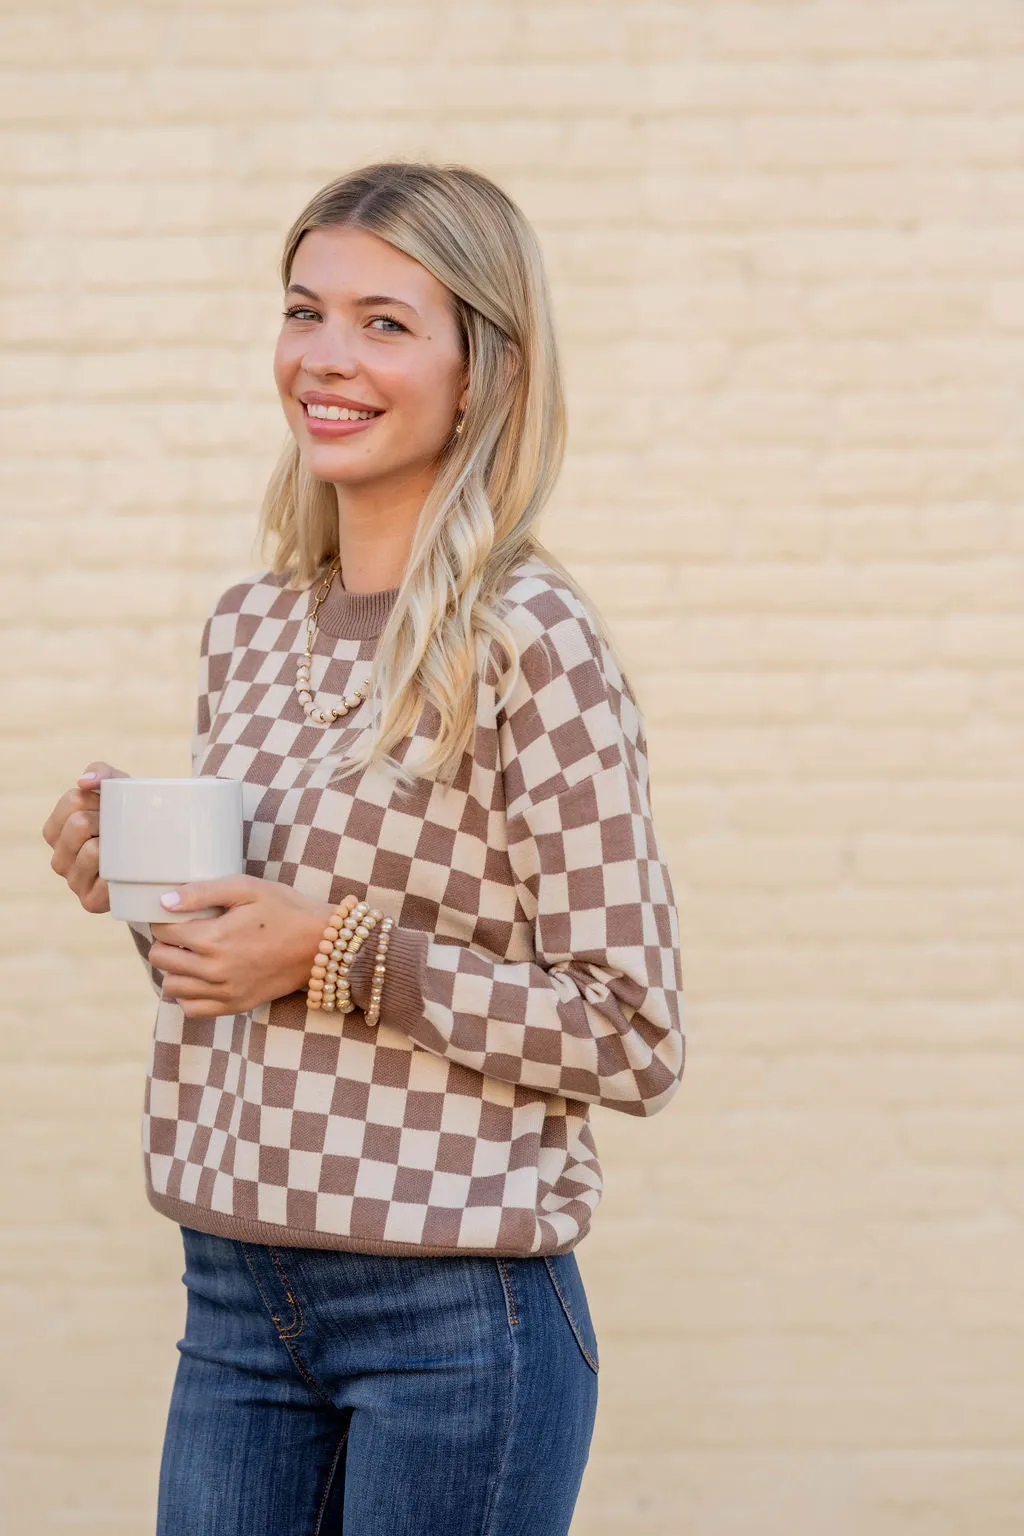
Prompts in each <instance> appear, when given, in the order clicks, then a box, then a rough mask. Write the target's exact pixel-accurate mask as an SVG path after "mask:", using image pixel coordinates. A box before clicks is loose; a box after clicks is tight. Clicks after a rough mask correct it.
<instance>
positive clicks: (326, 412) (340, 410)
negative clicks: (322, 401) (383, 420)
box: [306, 405, 377, 421]
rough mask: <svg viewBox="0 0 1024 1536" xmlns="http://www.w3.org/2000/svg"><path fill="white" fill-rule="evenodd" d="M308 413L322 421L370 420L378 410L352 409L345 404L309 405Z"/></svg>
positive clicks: (307, 407)
mask: <svg viewBox="0 0 1024 1536" xmlns="http://www.w3.org/2000/svg"><path fill="white" fill-rule="evenodd" d="M306 411H307V414H308V415H310V416H319V418H320V420H321V421H370V420H371V419H372V418H373V417H374V416H375V415H376V414H377V412H376V411H350V410H348V409H347V407H346V406H344V405H307V406H306Z"/></svg>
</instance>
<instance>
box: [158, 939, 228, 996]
mask: <svg viewBox="0 0 1024 1536" xmlns="http://www.w3.org/2000/svg"><path fill="white" fill-rule="evenodd" d="M164 926H173V925H165V924H163V923H157V924H156V925H155V927H158V928H159V927H164ZM149 963H150V965H155V966H156V968H157V970H158V971H163V973H164V975H165V976H173V977H174V978H175V979H176V980H178V979H187V980H189V981H194V982H196V983H200V982H201V983H202V984H203V986H205V988H206V990H207V992H209V990H210V989H211V987H219V986H220V985H221V982H222V977H221V970H220V967H219V966H218V965H217V964H216V963H215V962H213V961H211V960H208V959H206V958H205V957H204V956H202V955H197V954H196V953H195V951H194V950H191V949H182V948H181V946H180V945H178V944H174V943H172V942H168V941H167V940H164V939H158V940H154V943H153V945H152V947H151V949H150V951H149Z"/></svg>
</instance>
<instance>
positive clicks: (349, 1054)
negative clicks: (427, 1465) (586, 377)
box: [132, 555, 684, 1255]
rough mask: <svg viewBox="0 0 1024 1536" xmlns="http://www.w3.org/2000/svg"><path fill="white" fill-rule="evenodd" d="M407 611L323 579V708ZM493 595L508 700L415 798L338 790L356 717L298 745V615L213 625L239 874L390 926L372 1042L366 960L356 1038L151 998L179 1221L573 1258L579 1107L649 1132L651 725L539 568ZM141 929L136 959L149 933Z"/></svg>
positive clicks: (669, 986) (318, 1018) (581, 1163)
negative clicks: (505, 644) (514, 662)
mask: <svg viewBox="0 0 1024 1536" xmlns="http://www.w3.org/2000/svg"><path fill="white" fill-rule="evenodd" d="M395 595H396V591H395V589H392V590H391V591H388V592H378V593H350V592H346V591H345V590H344V588H342V587H341V586H340V585H339V584H338V582H337V581H336V582H335V585H334V587H333V588H332V590H331V593H330V594H329V597H328V599H327V601H326V602H325V604H324V606H323V608H322V609H321V614H320V617H321V620H322V624H321V629H320V634H319V636H318V641H317V655H316V659H315V661H314V667H313V686H314V689H315V690H316V691H317V693H318V694H322V695H323V696H324V697H328V698H329V697H334V696H336V695H340V694H341V693H342V692H344V691H347V689H348V688H349V686H350V685H355V684H357V683H358V682H360V681H361V680H362V679H363V678H364V677H365V676H366V674H367V672H368V670H369V665H370V662H371V659H372V656H373V653H374V649H375V646H376V643H377V637H378V636H379V634H380V632H381V630H382V629H383V627H384V624H385V623H386V621H387V617H388V613H389V611H390V608H391V605H392V603H393V602H394V598H395ZM507 599H508V617H509V620H510V622H511V623H512V625H513V628H514V630H515V633H516V636H517V639H518V641H519V644H520V648H521V657H522V661H521V675H520V677H519V679H518V681H517V683H516V685H515V687H514V689H513V691H512V694H511V696H510V697H509V699H508V700H507V701H506V702H505V703H504V705H503V707H502V708H501V709H500V710H499V709H498V708H497V701H498V699H499V698H500V696H501V693H502V689H503V687H504V679H505V677H506V676H507V674H502V673H499V671H498V669H497V668H496V667H495V666H493V665H489V666H488V668H487V669H486V671H485V674H484V675H483V676H482V677H481V678H480V679H479V680H478V686H477V711H476V722H477V723H476V735H475V740H474V743H473V749H472V751H471V752H467V754H466V755H465V757H464V759H463V763H462V767H461V769H460V772H459V774H458V776H457V778H456V780H455V782H454V783H453V784H452V785H448V786H444V785H439V784H437V783H436V782H434V781H433V780H430V779H426V778H422V777H421V778H417V780H416V782H415V786H414V787H413V788H412V789H407V788H403V787H402V786H401V785H399V784H397V783H396V781H395V780H394V779H393V778H392V777H391V776H389V775H388V774H387V773H386V772H385V771H384V770H382V769H379V768H374V769H373V770H371V771H369V772H367V773H363V774H354V775H349V776H347V777H346V778H344V779H342V780H335V782H334V783H333V784H330V783H329V782H328V780H329V777H330V774H331V771H332V767H333V766H334V762H335V761H336V754H337V753H338V752H339V751H340V750H341V749H342V748H343V747H344V746H346V745H347V744H348V742H349V741H351V740H353V739H354V737H355V734H356V733H358V731H359V730H360V729H361V725H362V723H364V722H361V721H360V712H358V711H357V712H354V715H353V717H351V718H350V719H349V720H345V721H342V722H340V723H339V724H338V725H337V726H336V727H333V728H331V729H326V730H325V729H323V728H322V727H319V726H312V725H309V724H308V723H307V722H306V720H305V717H304V715H303V712H302V709H301V706H300V705H299V703H298V701H297V699H296V697H295V693H294V691H293V687H292V683H293V679H294V671H295V663H296V655H297V653H298V651H299V650H301V648H302V644H303V638H304V629H303V626H304V618H305V614H306V612H307V610H308V606H309V597H308V594H307V593H306V592H294V591H289V590H288V589H286V588H285V587H284V585H283V580H282V578H279V577H275V576H273V575H270V574H267V573H265V574H263V575H261V576H258V577H256V578H254V579H252V580H250V581H246V582H243V583H241V584H239V585H237V586H234V587H232V588H231V589H230V590H229V591H228V592H226V593H225V594H224V595H223V597H222V598H221V599H220V601H219V603H218V604H217V606H216V609H215V611H214V613H213V614H212V615H211V616H210V618H209V620H208V621H207V624H206V627H205V630H204V633H203V639H202V646H201V665H200V689H199V700H198V706H197V714H196V730H195V737H194V741H193V772H194V773H205V774H217V775H220V776H223V777H228V778H240V779H242V780H243V781H244V784H245V790H244V793H245V806H246V826H245V832H246V869H247V871H248V873H250V874H253V875H257V876H261V877H263V878H266V879H268V880H277V881H285V882H288V883H289V884H292V885H294V886H296V887H297V888H298V889H301V890H303V891H305V892H307V893H308V894H310V895H313V896H316V897H318V898H321V899H323V900H324V901H337V900H340V899H341V897H342V896H343V895H344V894H345V892H346V891H355V892H356V893H357V894H358V895H359V896H365V897H366V899H367V900H369V901H370V902H372V903H373V904H374V905H375V906H377V907H379V908H380V909H381V910H382V911H384V912H385V913H389V914H390V915H391V916H393V917H394V919H395V922H396V927H395V929H394V932H393V935H392V944H391V948H390V950H389V958H388V975H387V981H386V985H385V990H384V997H383V1005H382V1011H381V1019H380V1024H379V1026H378V1027H377V1028H376V1029H372V1028H369V1027H368V1026H367V1025H366V1023H365V1021H364V1018H363V1014H362V1012H361V1008H362V1007H363V1006H365V1002H366V999H367V995H368V990H369V976H368V974H367V973H368V970H369V963H370V961H371V950H370V947H369V946H367V947H366V949H365V953H364V955H363V956H361V961H364V962H365V963H364V964H363V965H362V969H361V970H358V971H357V974H356V975H354V976H353V985H352V990H353V997H354V998H355V1000H356V1002H357V1003H358V1004H359V1007H357V1008H356V1009H355V1010H354V1011H353V1012H352V1013H350V1014H347V1015H335V1014H324V1013H322V1012H309V1011H307V1009H306V1007H305V999H304V994H303V993H301V992H299V993H293V994H291V995H290V996H287V997H282V998H278V999H275V1000H274V1001H273V1002H271V1003H267V1004H264V1005H262V1006H261V1007H259V1008H256V1009H255V1010H253V1011H252V1012H251V1013H248V1014H236V1015H234V1016H225V1017H221V1018H217V1019H205V1020H197V1019H186V1018H185V1017H184V1015H183V1013H182V1011H181V1009H180V1008H179V1007H178V1005H177V1004H176V1003H174V1002H173V1001H171V1000H168V999H164V998H161V1001H160V1003H159V1006H158V1009H157V1017H156V1025H155V1031H154V1038H153V1042H152V1047H151V1052H150V1059H149V1065H148V1073H147V1083H146V1095H145V1104H144V1110H143V1154H144V1164H145V1172H146V1181H147V1193H148V1195H149V1198H150V1200H151V1202H152V1204H153V1205H154V1206H155V1207H156V1209H157V1210H160V1211H162V1212H164V1213H165V1214H167V1215H168V1216H170V1217H172V1218H173V1219H174V1220H176V1221H180V1222H182V1223H184V1224H186V1225H189V1226H193V1227H198V1228H200V1229H201V1230H203V1231H207V1232H213V1233H219V1234H221V1235H225V1236H230V1237H240V1238H243V1239H249V1240H253V1241H262V1242H273V1243H278V1244H283V1245H289V1244H290V1245H306V1246H311V1247H325V1248H352V1249H359V1250H363V1251H367V1252H395V1253H456V1252H457V1253H490V1254H506V1255H524V1254H536V1253H554V1252H563V1251H566V1250H568V1249H570V1248H572V1247H573V1246H574V1245H575V1244H576V1243H577V1242H579V1240H580V1239H581V1238H582V1237H583V1236H584V1235H585V1233H586V1231H587V1228H588V1225H589V1222H590V1220H591V1217H592V1214H593V1212H594V1210H595V1208H596V1206H597V1203H598V1201H599V1199H600V1194H601V1170H600V1165H599V1163H598V1160H597V1156H596V1150H595V1146H594V1142H593V1138H592V1135H591V1130H590V1125H589V1122H588V1113H589V1105H590V1104H592V1103H594V1104H604V1105H608V1106H610V1107H612V1108H615V1109H620V1110H623V1111H625V1112H626V1113H629V1114H635V1115H649V1114H652V1113H654V1112H655V1111H656V1110H658V1109H660V1108H661V1107H662V1106H663V1105H664V1104H666V1103H667V1102H668V1100H669V1099H670V1098H671V1097H672V1095H673V1093H674V1092H675V1090H676V1088H677V1087H678V1085H679V1080H680V1077H681V1074H682V1070H683V1059H684V1035H683V1026H682V976H681V967H680V953H679V933H678V919H677V913H676V906H675V901H674V897H673V892H672V886H671V881H670V878H669V873H668V870H667V868H666V866H665V863H664V860H663V858H662V855H661V852H660V848H659V844H658V839H657V836H656V833H655V830H654V825H653V822H652V818H651V809H650V801H649V790H648V775H647V760H646V750H645V747H646V744H645V739H644V731H643V722H642V719H641V717H640V714H639V712H638V709H637V706H636V702H635V700H634V698H633V695H632V693H631V691H630V689H629V685H628V683H627V681H626V680H625V679H624V678H623V677H622V675H621V673H620V672H619V670H618V668H617V667H616V665H615V661H614V658H613V657H612V656H611V655H610V654H609V653H608V651H607V648H606V647H605V646H604V645H603V644H602V643H601V641H600V639H599V637H598V635H597V632H596V630H595V628H594V626H593V623H592V621H591V620H590V619H589V618H588V615H587V611H586V608H585V606H584V605H583V604H582V603H581V602H580V601H579V600H578V598H577V597H576V596H575V595H574V594H573V593H572V591H571V590H570V589H569V588H568V587H567V586H566V584H565V583H564V582H563V581H562V580H561V579H560V578H559V576H558V574H557V573H556V572H555V571H554V570H552V568H551V567H550V566H548V565H547V564H546V562H544V561H543V560H542V559H541V557H540V556H539V555H534V556H531V557H530V558H529V559H528V560H526V561H524V562H523V563H522V564H521V565H520V566H519V567H518V569H517V571H516V572H515V573H514V576H513V578H512V580H511V583H510V585H509V587H508V590H507ZM433 725H434V727H435V728H436V717H434V721H433ZM431 728H432V720H431V714H430V712H429V711H427V712H425V713H424V717H423V719H422V720H421V722H420V724H419V726H418V727H417V731H416V733H415V734H414V735H413V736H412V737H410V738H407V740H406V741H405V742H404V743H403V744H402V746H401V748H400V749H399V750H398V751H397V752H396V754H395V755H396V757H398V758H401V759H402V760H403V761H404V762H405V763H406V764H407V765H408V766H410V767H413V766H414V763H415V759H416V756H417V753H418V752H421V751H422V749H423V747H424V745H425V740H426V738H427V736H428V735H429V733H430V731H431ZM132 931H133V936H134V938H135V942H136V945H137V947H138V949H139V952H140V954H142V956H143V958H144V959H145V958H146V956H147V954H148V950H149V944H150V942H151V935H150V933H149V930H148V929H147V928H146V927H145V925H141V924H140V925H133V930H132ZM147 964H148V962H147ZM149 970H150V975H151V977H152V980H153V983H154V986H155V987H156V989H157V991H158V992H159V991H160V987H161V980H162V978H161V976H160V974H159V972H157V971H156V970H155V969H153V968H152V967H149Z"/></svg>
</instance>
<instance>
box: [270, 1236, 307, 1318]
mask: <svg viewBox="0 0 1024 1536" xmlns="http://www.w3.org/2000/svg"><path fill="white" fill-rule="evenodd" d="M267 1251H268V1252H269V1254H270V1259H271V1263H272V1264H273V1266H274V1268H275V1269H276V1270H277V1273H278V1278H279V1279H280V1281H281V1284H282V1285H283V1286H284V1293H285V1295H286V1296H287V1298H288V1300H289V1302H290V1303H291V1306H292V1311H293V1312H294V1313H295V1318H294V1320H293V1322H292V1325H291V1327H290V1328H289V1329H287V1330H286V1331H285V1332H283V1333H282V1334H281V1337H282V1339H285V1340H287V1339H297V1338H298V1336H299V1334H300V1333H301V1332H302V1330H303V1327H304V1326H305V1323H304V1320H303V1316H302V1306H301V1303H300V1302H299V1299H298V1293H297V1292H293V1287H292V1282H291V1281H290V1280H289V1278H288V1276H287V1275H286V1274H285V1269H284V1265H283V1264H282V1262H281V1256H280V1254H279V1253H278V1251H277V1249H276V1248H269V1249H268V1250H267ZM296 1324H297V1325H298V1326H296Z"/></svg>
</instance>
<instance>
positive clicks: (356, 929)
mask: <svg viewBox="0 0 1024 1536" xmlns="http://www.w3.org/2000/svg"><path fill="white" fill-rule="evenodd" d="M378 923H380V924H382V925H384V924H386V925H388V932H390V928H391V927H392V926H393V924H394V919H393V918H385V917H384V914H383V913H382V912H378V911H377V908H376V907H371V906H370V905H369V903H368V902H365V901H357V899H356V897H355V896H353V895H348V896H346V897H345V898H344V900H342V901H341V902H339V903H338V906H337V907H336V908H335V909H334V912H333V913H332V914H331V916H330V918H329V919H328V922H327V926H326V927H325V929H324V936H323V938H322V939H321V940H320V943H319V944H318V945H317V953H316V955H315V957H314V960H313V966H312V969H311V971H310V973H309V981H308V983H307V986H306V1002H307V1005H308V1007H310V1008H319V1009H321V1010H322V1011H323V1012H324V1013H351V1012H352V1010H353V1009H354V1008H355V1006H356V1005H355V1003H354V1002H353V1001H352V993H351V990H350V987H349V974H350V972H351V969H352V962H353V960H354V959H355V957H356V955H357V954H358V953H359V951H360V949H361V948H362V947H363V945H364V944H365V942H366V940H367V939H368V938H369V937H370V933H371V931H372V930H373V929H374V928H375V927H376V926H377V924H378ZM380 937H383V935H381V936H380ZM380 937H379V938H378V945H377V954H376V956H375V957H374V976H373V987H372V988H371V997H370V1005H369V1007H368V1009H367V1022H368V1023H374V1024H375V1023H376V1022H377V1019H378V1018H379V1017H380V994H381V992H382V990H383V986H384V971H383V964H384V959H383V955H384V953H386V949H387V945H386V941H385V945H384V951H383V952H382V951H381V945H380ZM378 966H380V967H381V969H380V970H379V972H378ZM374 993H376V1004H374ZM371 1012H374V1017H373V1018H372V1019H370V1018H369V1014H370V1013H371Z"/></svg>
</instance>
